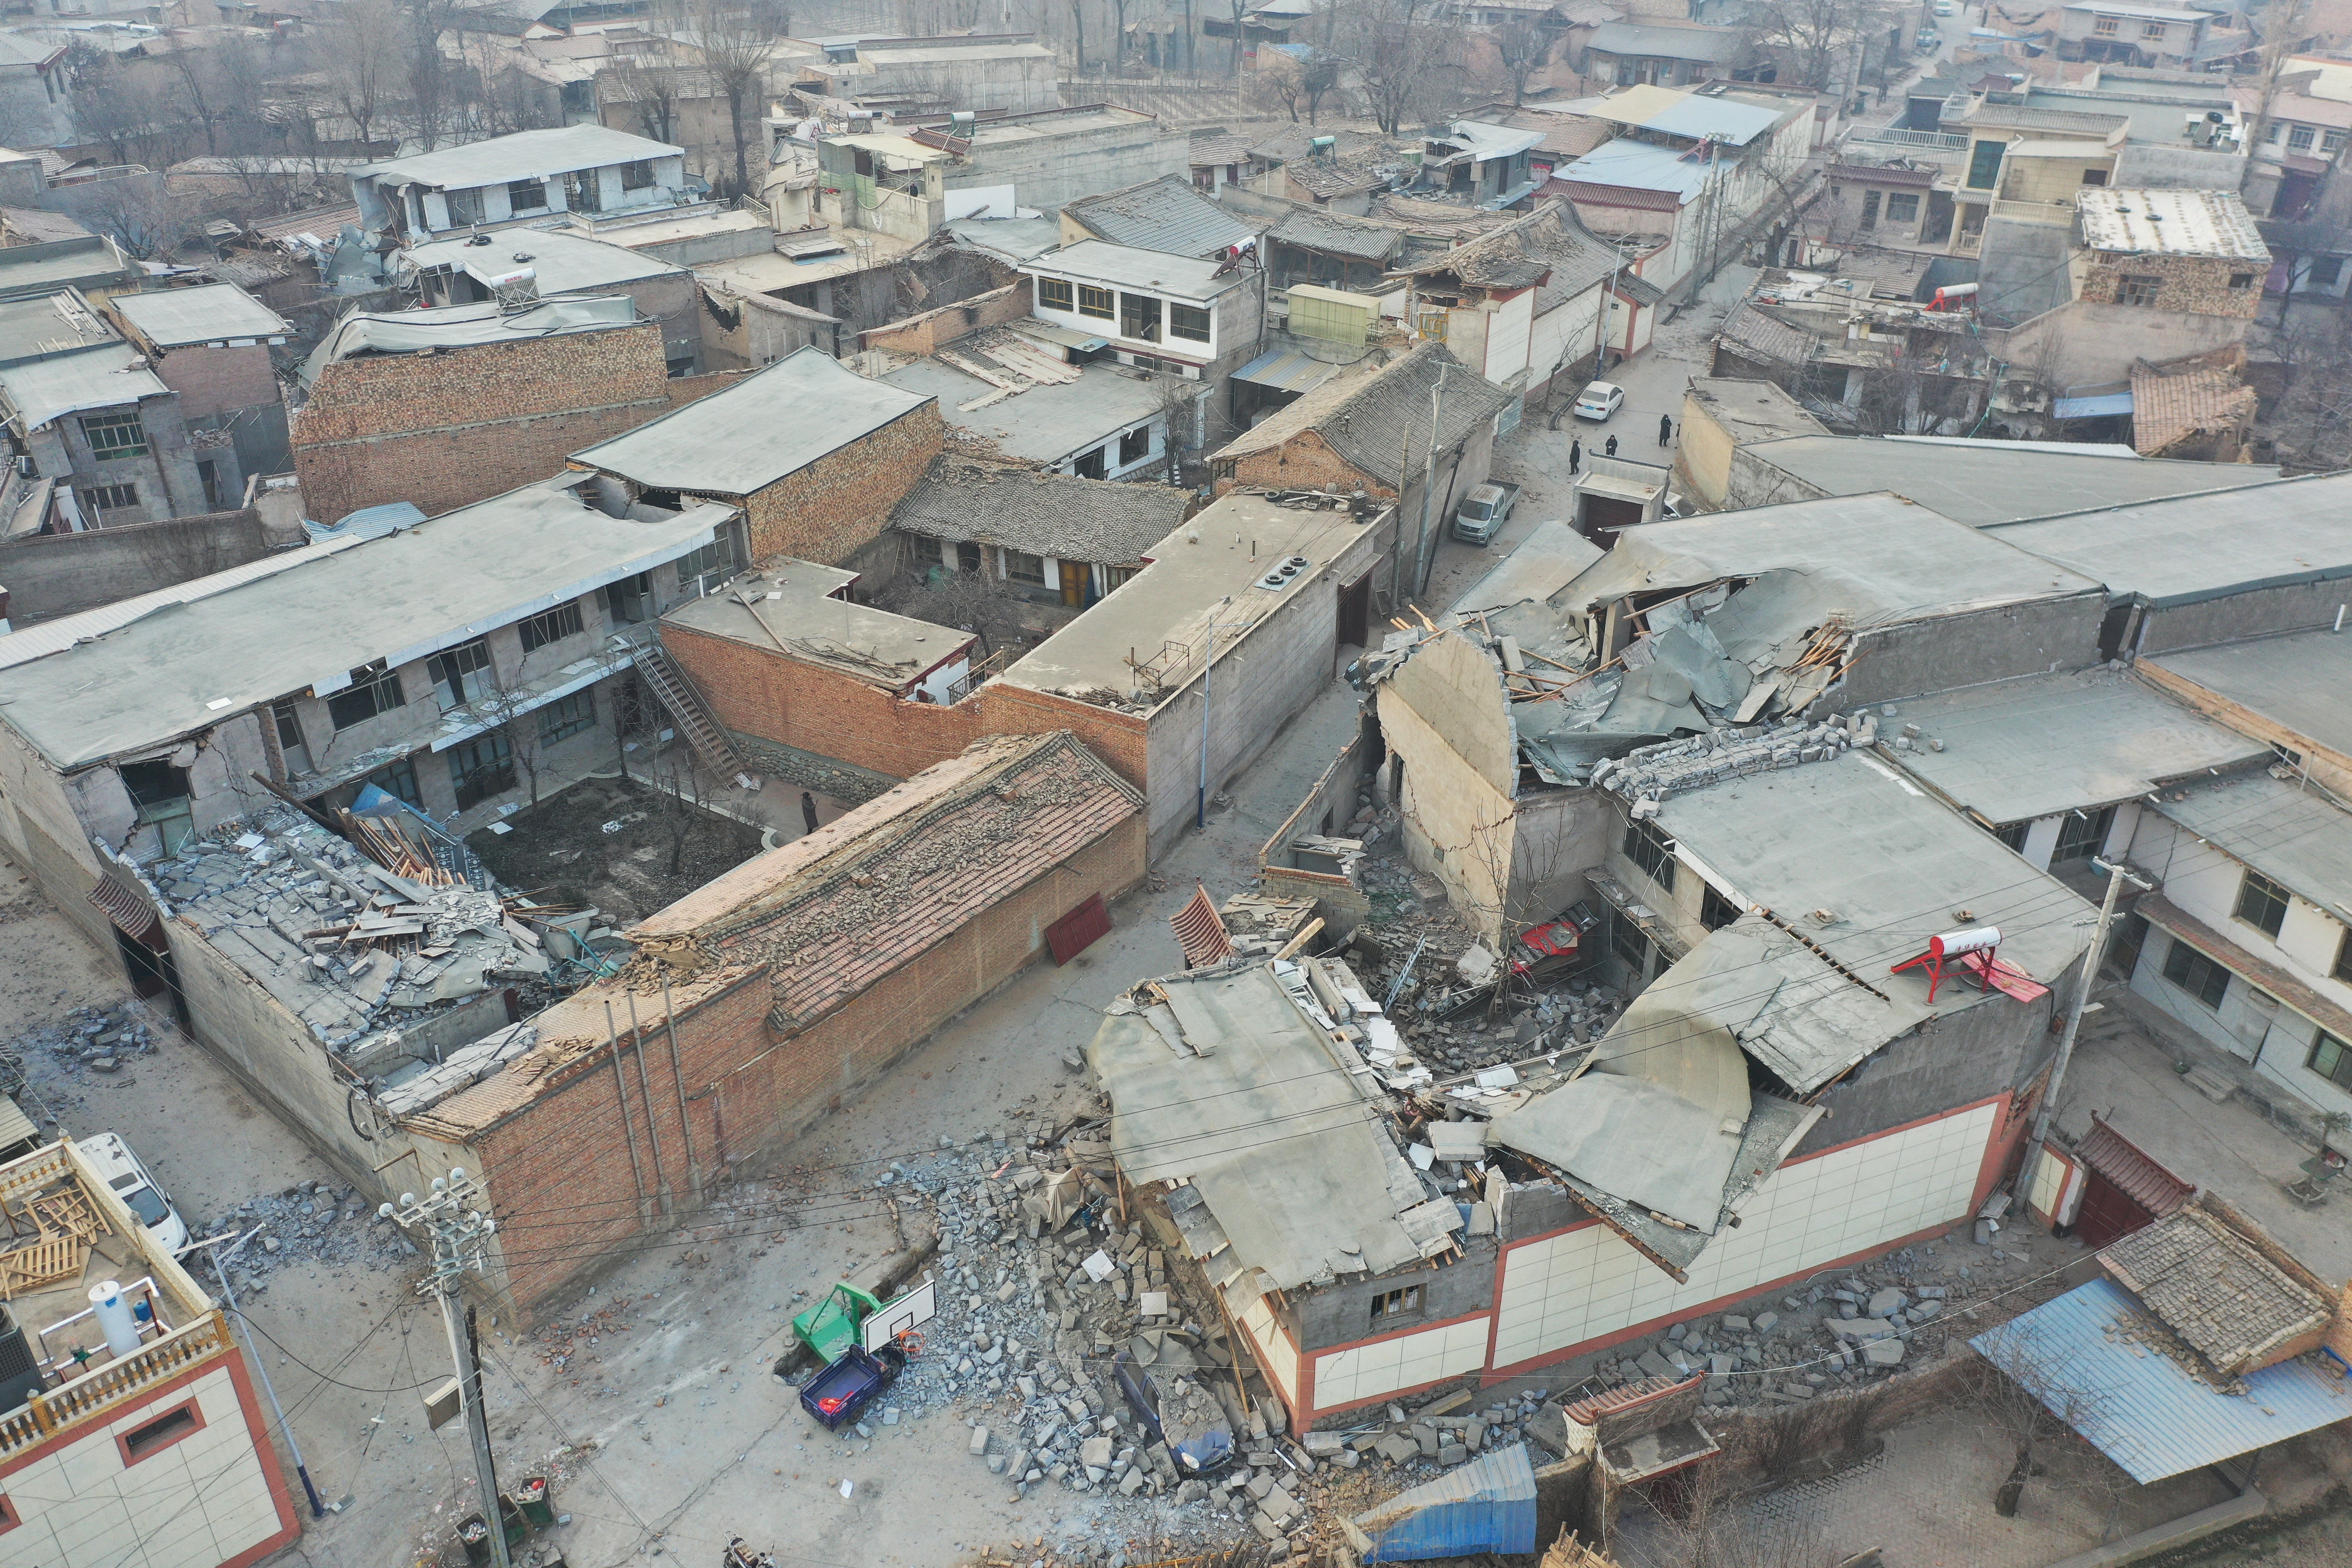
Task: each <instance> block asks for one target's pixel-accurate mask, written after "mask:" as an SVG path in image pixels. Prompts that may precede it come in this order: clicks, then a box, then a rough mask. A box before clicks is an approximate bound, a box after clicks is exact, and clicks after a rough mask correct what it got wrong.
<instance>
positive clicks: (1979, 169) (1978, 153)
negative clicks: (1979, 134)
mask: <svg viewBox="0 0 2352 1568" xmlns="http://www.w3.org/2000/svg"><path fill="white" fill-rule="evenodd" d="M2007 146H2008V143H2006V142H1978V143H1977V144H1976V150H1975V151H1974V152H1972V153H1969V189H1970V190H1972V191H1989V190H1990V189H1992V188H1993V186H1994V185H1995V184H1998V183H1999V182H2000V155H2001V153H2003V152H2004V151H2005V150H2006V149H2007Z"/></svg>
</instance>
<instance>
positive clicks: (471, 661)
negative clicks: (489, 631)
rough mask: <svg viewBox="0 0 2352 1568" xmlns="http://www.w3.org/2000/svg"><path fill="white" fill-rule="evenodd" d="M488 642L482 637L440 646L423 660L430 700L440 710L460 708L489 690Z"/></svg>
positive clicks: (480, 697)
mask: <svg viewBox="0 0 2352 1568" xmlns="http://www.w3.org/2000/svg"><path fill="white" fill-rule="evenodd" d="M489 669H490V645H489V641H488V638H486V637H476V638H475V639H474V640H473V641H472V642H467V643H459V644H458V645H457V647H453V648H444V649H443V650H442V651H441V652H439V653H436V654H435V655H434V656H433V657H432V658H428V659H426V660H425V675H426V677H427V678H429V679H431V680H432V682H433V697H434V700H436V701H437V702H439V703H440V704H441V711H442V712H444V713H446V712H448V711H449V710H452V709H456V708H463V707H465V706H466V705H467V703H469V702H477V701H479V700H481V699H482V698H483V697H484V696H485V695H487V694H488V691H489V689H490V684H491V683H490V678H489Z"/></svg>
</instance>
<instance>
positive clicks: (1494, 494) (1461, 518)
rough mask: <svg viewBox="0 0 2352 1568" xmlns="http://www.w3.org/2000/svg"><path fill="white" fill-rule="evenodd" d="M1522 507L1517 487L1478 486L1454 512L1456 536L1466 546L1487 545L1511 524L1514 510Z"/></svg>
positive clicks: (1463, 499) (1464, 498)
mask: <svg viewBox="0 0 2352 1568" xmlns="http://www.w3.org/2000/svg"><path fill="white" fill-rule="evenodd" d="M1518 504H1519V487H1518V486H1517V485H1480V486H1478V487H1477V488H1476V489H1473V490H1472V491H1471V492H1470V493H1469V494H1468V495H1466V496H1465V497H1463V498H1462V504H1461V505H1460V506H1458V507H1456V508H1454V538H1456V539H1458V540H1460V541H1462V542H1464V543H1465V544H1479V545H1483V544H1485V543H1486V542H1487V541H1488V540H1490V539H1492V538H1494V537H1495V534H1496V531H1498V530H1500V529H1501V528H1502V526H1503V524H1505V523H1507V522H1508V521H1511V509H1512V508H1513V507H1515V506H1517V505H1518Z"/></svg>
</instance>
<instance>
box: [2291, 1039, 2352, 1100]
mask: <svg viewBox="0 0 2352 1568" xmlns="http://www.w3.org/2000/svg"><path fill="white" fill-rule="evenodd" d="M2303 1065H2304V1066H2305V1067H2307V1068H2310V1069H2311V1070H2312V1071H2314V1072H2315V1073H2317V1074H2318V1075H2319V1076H2320V1077H2322V1078H2324V1079H2326V1080H2327V1081H2328V1082H2330V1083H2332V1084H2334V1085H2335V1086H2336V1088H2338V1089H2352V1046H2347V1045H2346V1044H2345V1043H2344V1042H2343V1041H2342V1040H2339V1039H2337V1038H2336V1037H2335V1036H2333V1035H2331V1034H2329V1033H2327V1031H2326V1030H2325V1029H2323V1030H2321V1031H2320V1033H2319V1038H2317V1039H2315V1040H2314V1041H2312V1042H2311V1059H2310V1060H2308V1061H2306V1062H2305V1063H2304V1064H2303Z"/></svg>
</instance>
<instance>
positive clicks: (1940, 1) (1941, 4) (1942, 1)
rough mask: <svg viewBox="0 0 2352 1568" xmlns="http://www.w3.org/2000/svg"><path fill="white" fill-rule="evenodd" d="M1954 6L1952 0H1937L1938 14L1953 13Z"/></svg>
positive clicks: (1947, 14)
mask: <svg viewBox="0 0 2352 1568" xmlns="http://www.w3.org/2000/svg"><path fill="white" fill-rule="evenodd" d="M1953 10H1954V6H1953V5H1952V0H1936V15H1937V16H1950V15H1951V14H1952V12H1953Z"/></svg>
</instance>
